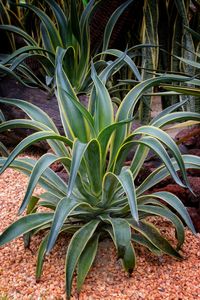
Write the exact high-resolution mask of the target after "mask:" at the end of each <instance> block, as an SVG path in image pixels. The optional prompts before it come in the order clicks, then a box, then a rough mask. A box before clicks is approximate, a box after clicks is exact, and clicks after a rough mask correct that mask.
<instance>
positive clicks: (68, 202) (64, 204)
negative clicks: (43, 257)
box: [46, 197, 81, 254]
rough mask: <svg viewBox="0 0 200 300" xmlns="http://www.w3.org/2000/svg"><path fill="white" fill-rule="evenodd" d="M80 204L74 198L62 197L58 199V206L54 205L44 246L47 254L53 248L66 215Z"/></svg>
mask: <svg viewBox="0 0 200 300" xmlns="http://www.w3.org/2000/svg"><path fill="white" fill-rule="evenodd" d="M80 205H81V203H80V202H77V201H75V200H74V199H71V198H68V197H64V198H63V199H62V200H60V202H59V204H58V206H57V207H56V211H55V214H54V218H53V222H52V226H51V230H50V233H49V238H48V243H47V247H46V254H49V252H50V251H51V249H52V248H53V246H54V244H55V242H56V239H57V237H58V235H59V233H60V230H61V228H62V226H63V224H64V222H65V221H66V220H67V217H68V216H69V215H70V213H71V212H72V211H73V210H74V209H75V208H76V207H78V206H80Z"/></svg>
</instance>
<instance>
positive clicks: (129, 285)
mask: <svg viewBox="0 0 200 300" xmlns="http://www.w3.org/2000/svg"><path fill="white" fill-rule="evenodd" d="M26 184H27V178H26V177H25V176H24V175H22V174H20V173H18V172H16V171H14V170H12V169H8V170H6V171H5V172H4V174H3V175H1V177H0V199H1V201H0V209H1V213H0V232H1V231H2V230H3V229H4V228H5V227H7V226H8V225H9V224H10V223H11V222H12V221H14V220H15V219H16V214H17V209H18V207H19V203H20V202H21V200H22V197H23V194H24V192H25V189H26ZM39 192H40V188H37V189H36V191H35V193H39ZM154 223H157V224H158V225H159V226H160V228H161V231H162V232H163V234H165V235H166V236H167V237H168V238H169V239H170V240H173V236H174V230H173V228H172V227H171V226H170V224H169V223H168V222H167V221H165V220H164V221H161V220H158V221H155V220H154ZM41 238H42V235H41V234H40V235H37V236H36V237H34V238H33V240H32V243H31V250H28V249H26V250H24V247H23V241H22V238H21V237H20V238H18V239H16V240H15V241H13V242H11V243H10V244H8V245H5V246H4V247H2V248H1V249H0V300H3V299H4V300H6V299H17V300H21V299H23V300H28V299H31V300H35V299H38V300H39V299H47V300H50V299H55V300H59V299H66V298H65V291H64V265H65V253H66V247H67V238H66V236H62V237H60V239H59V241H58V243H57V244H56V246H55V248H54V249H53V251H52V253H51V255H49V256H48V257H47V259H46V261H45V264H44V269H43V276H42V278H41V281H40V282H39V283H36V282H35V274H34V272H35V266H36V254H37V249H38V245H39V243H40V241H41ZM182 254H183V256H184V260H183V261H181V262H180V261H176V260H174V259H173V258H170V257H167V256H163V257H162V259H158V258H157V257H155V256H154V255H152V254H151V253H150V252H148V251H147V250H146V249H143V248H138V249H137V256H138V260H137V268H136V270H135V271H134V273H133V274H132V277H130V278H129V277H128V276H127V275H126V274H125V273H124V271H123V269H122V267H121V265H120V262H119V261H117V260H116V252H115V249H114V248H113V245H112V243H111V242H110V241H109V240H105V241H104V242H101V243H100V246H99V250H98V255H97V258H96V260H95V264H94V266H93V268H92V270H91V272H90V274H89V276H88V278H87V280H86V282H85V284H84V286H83V290H82V293H81V295H80V297H79V299H80V300H100V299H105V300H110V299H116V300H117V299H119V300H128V299H130V300H136V299H137V300H139V299H145V300H151V299H152V300H159V299H165V300H168V299H169V300H172V299H174V300H175V299H176V300H192V299H200V280H199V278H200V235H197V236H196V237H195V236H193V235H192V234H191V233H190V232H189V231H188V230H186V242H185V244H184V247H183V251H182ZM74 283H75V282H74ZM74 286H75V285H74ZM72 299H73V300H75V299H78V296H77V294H76V290H75V288H73V297H72Z"/></svg>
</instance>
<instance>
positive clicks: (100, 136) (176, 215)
mask: <svg viewBox="0 0 200 300" xmlns="http://www.w3.org/2000/svg"><path fill="white" fill-rule="evenodd" d="M65 53H66V50H64V49H62V48H60V47H58V48H57V52H56V86H57V88H56V94H57V100H58V105H59V109H60V117H61V120H62V124H63V128H64V130H65V136H61V135H60V134H59V132H58V130H57V128H56V126H55V124H54V123H53V121H52V120H51V118H49V117H48V115H47V114H46V113H45V112H44V111H41V110H40V109H39V108H38V107H36V106H34V105H32V104H30V103H27V102H26V101H23V100H19V99H7V98H0V103H5V104H10V105H16V106H17V107H19V108H21V109H22V110H23V111H24V112H26V114H27V115H28V116H29V118H30V119H24V120H11V121H3V122H2V123H1V124H0V130H1V131H3V130H8V129H12V128H16V127H27V128H32V129H34V130H36V131H37V132H35V133H33V134H31V135H30V136H28V137H27V138H25V139H24V140H23V141H22V142H20V143H19V144H18V145H17V146H16V148H15V149H14V150H13V151H12V152H11V153H10V154H9V156H8V157H5V158H3V157H2V158H1V159H0V165H1V173H2V172H3V171H4V170H5V169H6V168H7V167H12V168H15V169H17V170H20V171H21V172H23V173H25V174H27V175H28V176H30V179H29V183H28V187H27V191H26V194H25V197H24V199H23V201H22V204H21V206H20V208H19V214H21V213H23V212H24V211H25V210H26V212H27V215H25V216H23V217H21V218H19V219H18V220H17V221H16V222H14V223H13V224H11V225H10V226H9V227H8V228H7V229H5V231H4V232H3V233H1V235H0V245H1V246H2V245H4V244H6V243H8V242H10V241H11V240H13V239H14V238H16V237H18V236H20V235H24V240H25V242H26V243H28V242H29V240H30V238H31V237H32V236H33V235H34V234H36V233H38V232H39V231H40V230H43V231H44V230H46V236H45V237H44V239H43V240H42V242H41V245H40V247H39V250H38V260H37V267H36V279H37V280H39V278H40V276H41V273H42V265H43V261H44V257H45V255H48V254H49V253H50V251H51V250H52V248H53V246H54V244H55V242H56V240H57V238H58V236H59V235H60V234H61V233H68V234H69V235H70V236H71V239H70V242H69V245H68V247H67V253H66V294H67V298H68V299H70V297H71V290H72V280H73V275H74V272H75V270H76V272H77V291H78V293H80V290H81V287H82V285H83V282H84V280H85V278H86V276H87V274H88V272H89V270H90V268H91V266H92V264H93V262H94V259H95V256H96V253H97V248H98V243H99V241H100V239H102V238H104V237H110V238H111V240H112V241H113V243H114V245H115V247H116V250H117V257H118V259H120V260H121V262H122V264H123V267H124V269H125V271H126V272H128V273H129V274H131V273H132V272H133V269H134V268H135V265H136V254H135V250H134V247H135V245H136V244H140V245H143V246H145V247H147V248H148V249H149V250H150V251H152V252H153V253H154V254H156V255H162V254H163V253H164V254H168V255H170V256H172V257H175V258H177V259H181V255H180V253H179V252H178V251H179V250H180V248H181V246H182V245H183V243H184V225H183V224H186V225H187V226H188V227H189V228H190V229H191V230H192V232H193V233H195V229H194V227H193V224H192V222H191V219H190V217H189V215H188V212H187V210H186V208H185V207H184V206H183V204H182V202H181V201H180V200H179V199H178V198H177V197H176V196H175V195H173V194H171V193H168V192H156V193H149V192H148V190H149V189H150V188H151V187H153V186H154V185H155V184H158V183H159V182H160V181H161V180H162V179H164V178H165V177H167V176H169V175H171V176H172V177H173V179H174V180H175V182H176V183H178V184H179V185H181V186H184V187H188V188H189V189H190V185H189V182H188V179H187V176H186V168H198V169H199V168H200V158H199V157H195V156H193V155H184V156H181V153H180V151H179V148H178V147H177V145H176V143H175V142H174V141H173V140H172V139H171V138H170V136H169V135H168V134H167V133H165V132H164V131H163V130H161V129H160V128H161V127H163V126H165V125H166V124H168V123H170V122H175V121H176V122H177V121H181V120H186V119H188V120H189V119H193V120H199V119H200V116H199V114H196V113H192V112H180V111H179V112H174V111H175V110H176V109H177V108H178V107H179V106H180V105H181V104H180V103H179V104H175V105H174V106H173V107H170V108H167V109H166V110H164V111H163V112H161V113H160V114H159V116H157V117H156V118H154V119H153V120H152V121H151V123H150V125H149V126H141V127H139V128H137V129H136V130H134V131H131V127H130V125H131V122H132V121H133V111H134V108H135V106H136V104H137V102H138V101H139V99H140V98H141V96H142V95H143V94H144V92H145V91H146V90H147V89H148V88H149V87H151V86H154V85H159V84H160V83H166V82H172V81H179V79H180V77H179V76H174V77H172V76H170V77H168V76H167V75H163V76H159V77H155V78H152V79H147V80H145V81H143V82H140V83H138V84H137V85H136V86H135V87H133V88H132V89H131V90H130V91H129V93H128V94H127V95H126V96H125V98H124V99H123V101H122V102H121V104H120V105H119V107H118V110H117V113H116V114H114V110H113V103H112V100H111V98H110V95H109V93H108V90H107V88H106V87H105V82H106V79H107V77H108V76H109V74H110V72H109V71H108V72H107V74H105V73H104V74H101V77H99V76H97V73H96V71H95V68H94V66H92V73H91V77H92V80H93V89H92V91H91V94H90V99H89V103H88V107H85V106H83V105H82V104H81V103H80V102H79V99H78V97H77V96H76V94H75V92H74V90H73V88H72V86H71V84H70V82H69V80H68V77H67V75H66V73H65V72H64V70H63V67H62V62H63V59H64V56H65ZM113 67H115V66H112V65H111V66H110V68H113ZM180 80H183V78H181V79H180ZM184 80H185V79H184ZM187 80H188V78H187ZM41 140H47V142H48V143H49V145H50V147H51V148H52V150H53V153H46V154H44V155H43V156H41V157H40V158H39V159H38V160H33V159H30V158H17V156H18V155H19V154H20V153H21V152H22V151H23V150H24V149H26V148H27V147H28V146H30V145H31V144H33V143H36V142H38V141H41ZM133 149H135V151H134V155H133V158H132V161H131V163H130V165H129V166H127V165H126V164H125V161H126V158H127V154H128V153H129V152H130V150H133ZM150 150H152V151H154V152H155V154H156V155H158V157H159V158H160V160H161V161H162V164H161V165H160V166H159V167H158V168H157V169H155V171H154V172H152V173H151V174H150V175H149V176H148V177H147V178H146V179H145V180H144V181H143V182H142V183H141V184H140V185H139V186H136V184H135V179H136V176H137V174H138V173H139V171H140V169H141V167H142V166H143V164H144V161H145V159H146V157H147V155H148V152H149V151H150ZM57 161H59V162H61V163H62V164H63V166H64V168H65V169H66V172H68V174H69V180H68V182H64V181H63V180H62V179H61V178H60V177H59V176H58V175H57V174H56V173H55V172H54V171H53V170H51V169H50V165H51V164H52V163H54V162H57ZM179 170H180V173H181V175H182V180H181V179H180V177H179V176H178V175H177V171H179ZM38 183H39V184H40V185H41V186H42V187H43V188H44V189H45V190H46V191H45V192H44V193H42V194H41V195H40V196H38V197H34V196H32V194H33V191H34V188H35V186H36V184H38ZM41 207H46V208H49V209H50V211H48V212H47V211H46V210H45V212H44V211H43V212H42V211H41V209H40V210H39V212H38V208H41ZM148 216H161V217H164V218H167V219H168V220H169V221H171V222H172V224H173V225H174V227H175V229H176V239H177V246H176V248H174V247H173V246H172V245H171V244H170V242H169V241H168V240H167V239H166V238H165V237H163V236H162V235H161V233H160V232H159V230H158V229H157V228H156V227H155V226H154V225H153V224H152V223H150V221H148V220H146V218H147V217H148Z"/></svg>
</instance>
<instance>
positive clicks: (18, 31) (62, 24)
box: [0, 0, 133, 92]
mask: <svg viewBox="0 0 200 300" xmlns="http://www.w3.org/2000/svg"><path fill="white" fill-rule="evenodd" d="M131 2H132V0H128V1H126V2H125V3H123V4H122V5H120V6H119V7H118V8H117V9H116V11H114V12H113V14H112V15H111V17H110V19H109V20H108V22H107V25H106V27H105V31H104V36H103V40H102V41H101V40H100V41H99V46H100V49H95V53H93V56H94V55H95V54H97V53H98V51H99V52H101V51H102V52H103V53H102V55H99V56H97V58H96V62H95V64H96V65H97V66H98V70H99V71H102V70H103V69H104V68H105V67H106V66H107V65H108V64H109V62H106V61H105V60H104V59H105V51H106V50H107V49H108V46H109V41H110V37H111V34H112V31H113V28H114V26H115V24H116V22H117V20H118V18H119V17H120V15H121V14H122V13H123V11H124V10H125V9H126V8H127V7H128V6H129V5H130V3H131ZM80 4H81V3H79V1H68V3H66V6H67V9H65V8H64V7H62V5H61V4H60V3H57V2H56V1H54V0H44V3H38V6H36V5H33V4H30V3H26V4H18V6H19V7H20V8H23V9H24V12H27V11H28V12H29V13H30V12H31V13H32V14H33V15H34V16H36V17H37V18H38V19H39V22H38V26H35V23H34V28H32V29H31V30H30V31H31V32H30V34H29V33H28V32H27V31H26V28H25V29H22V28H21V27H20V26H14V25H11V24H3V25H0V30H3V31H5V32H7V33H8V37H9V38H10V39H11V38H13V34H15V35H18V36H20V38H21V39H22V41H23V42H24V46H23V47H20V48H19V49H17V50H16V51H14V52H13V53H12V54H10V55H7V56H6V57H5V58H3V59H2V60H1V64H0V71H2V72H3V73H4V74H5V73H6V74H7V73H9V74H12V75H13V76H15V77H16V76H17V75H18V78H17V79H18V80H19V79H21V80H22V82H23V83H25V84H29V85H31V86H35V85H39V86H41V87H42V88H45V89H49V90H50V89H51V88H54V74H55V67H56V65H55V53H56V48H57V47H58V46H60V47H63V48H65V49H66V53H65V58H64V60H63V67H64V70H65V72H66V74H67V76H68V78H69V80H70V83H71V84H72V86H73V87H74V88H75V91H76V92H85V91H86V88H88V87H89V83H91V79H90V73H91V70H90V61H91V53H90V52H91V44H90V26H89V21H90V18H91V16H92V15H93V13H94V12H95V9H96V6H97V5H98V3H95V1H94V0H91V1H90V2H89V3H88V4H87V5H86V7H84V9H83V8H80ZM85 4H86V1H85ZM49 14H50V16H49ZM37 18H36V19H37ZM35 31H37V32H36V33H35V34H34V32H35ZM9 33H10V34H9ZM35 36H36V37H37V38H36V37H35ZM118 52H120V51H118ZM118 52H117V51H114V52H112V51H111V52H109V54H111V55H114V57H116V56H119V53H118ZM120 55H121V54H120ZM31 59H32V60H35V61H37V62H38V70H37V71H38V72H39V73H40V76H36V75H35V74H34V72H33V71H32V70H31V68H30V67H29V65H28V63H27V61H29V62H30V60H31ZM131 64H133V62H132V63H131ZM40 71H41V72H40ZM38 75H39V74H38ZM41 75H42V78H43V79H41ZM44 79H45V80H44Z"/></svg>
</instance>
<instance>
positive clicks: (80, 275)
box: [77, 234, 99, 293]
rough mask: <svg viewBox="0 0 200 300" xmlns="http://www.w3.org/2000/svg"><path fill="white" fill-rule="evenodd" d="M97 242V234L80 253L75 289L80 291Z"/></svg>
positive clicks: (94, 253) (92, 259)
mask: <svg viewBox="0 0 200 300" xmlns="http://www.w3.org/2000/svg"><path fill="white" fill-rule="evenodd" d="M98 243H99V234H96V235H94V236H93V237H92V238H91V239H90V240H89V242H88V243H87V245H86V247H85V249H84V250H83V252H82V253H81V256H80V258H79V261H78V267H77V291H78V293H80V291H81V288H82V285H83V283H84V281H85V278H86V276H87V274H88V272H89V270H90V268H91V266H92V264H93V262H94V259H95V256H96V253H97V247H98Z"/></svg>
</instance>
